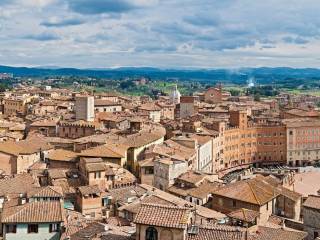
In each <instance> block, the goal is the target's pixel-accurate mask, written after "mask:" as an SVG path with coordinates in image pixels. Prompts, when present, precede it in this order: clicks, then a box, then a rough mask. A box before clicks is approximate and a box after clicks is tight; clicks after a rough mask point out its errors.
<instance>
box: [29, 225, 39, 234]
mask: <svg viewBox="0 0 320 240" xmlns="http://www.w3.org/2000/svg"><path fill="white" fill-rule="evenodd" d="M28 233H38V224H28Z"/></svg>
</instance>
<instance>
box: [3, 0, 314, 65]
mask: <svg viewBox="0 0 320 240" xmlns="http://www.w3.org/2000/svg"><path fill="white" fill-rule="evenodd" d="M319 13H320V3H319V0H303V1H302V0H0V65H13V66H63V67H79V68H105V67H119V66H154V67H163V68H177V67H181V68H190V67H192V68H220V67H227V68H237V67H247V66H248V67H258V66H291V67H320V14H319Z"/></svg>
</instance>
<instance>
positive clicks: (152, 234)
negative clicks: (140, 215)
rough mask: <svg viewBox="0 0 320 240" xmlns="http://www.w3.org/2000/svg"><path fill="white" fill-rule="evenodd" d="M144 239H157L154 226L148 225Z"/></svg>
mask: <svg viewBox="0 0 320 240" xmlns="http://www.w3.org/2000/svg"><path fill="white" fill-rule="evenodd" d="M146 240H158V231H157V229H155V228H154V227H148V228H147V230H146Z"/></svg>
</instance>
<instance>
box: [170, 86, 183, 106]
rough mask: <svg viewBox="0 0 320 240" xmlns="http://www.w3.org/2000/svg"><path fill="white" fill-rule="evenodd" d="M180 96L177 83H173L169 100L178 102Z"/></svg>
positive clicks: (174, 102)
mask: <svg viewBox="0 0 320 240" xmlns="http://www.w3.org/2000/svg"><path fill="white" fill-rule="evenodd" d="M180 97H181V94H180V92H179V90H178V87H177V85H175V86H174V89H173V91H172V92H171V93H170V101H171V102H172V103H173V104H179V103H180Z"/></svg>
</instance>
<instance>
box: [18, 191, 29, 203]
mask: <svg viewBox="0 0 320 240" xmlns="http://www.w3.org/2000/svg"><path fill="white" fill-rule="evenodd" d="M19 198H20V199H19V203H20V205H23V204H25V203H26V202H27V199H26V197H25V196H24V194H23V193H20V194H19Z"/></svg>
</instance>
